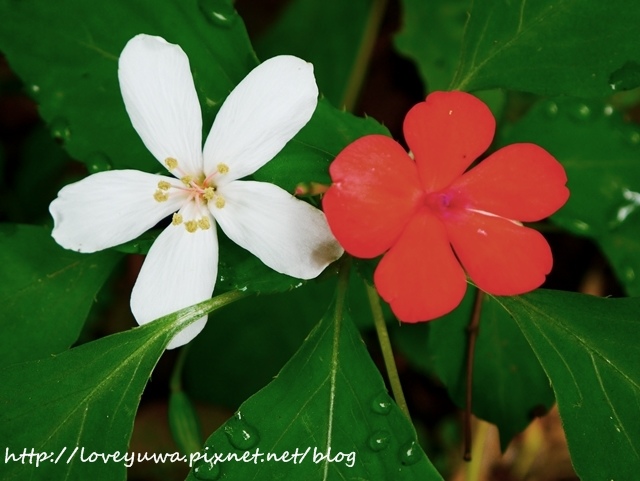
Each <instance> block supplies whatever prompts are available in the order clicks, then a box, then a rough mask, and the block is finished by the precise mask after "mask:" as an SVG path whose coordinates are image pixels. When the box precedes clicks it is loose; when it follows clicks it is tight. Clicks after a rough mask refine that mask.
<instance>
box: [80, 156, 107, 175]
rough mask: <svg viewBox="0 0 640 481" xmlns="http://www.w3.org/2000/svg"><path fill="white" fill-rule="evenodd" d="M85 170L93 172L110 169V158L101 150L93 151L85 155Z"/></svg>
mask: <svg viewBox="0 0 640 481" xmlns="http://www.w3.org/2000/svg"><path fill="white" fill-rule="evenodd" d="M86 164H87V170H89V173H91V174H95V173H96V172H104V171H105V170H111V169H112V168H113V166H112V165H111V160H110V159H109V157H107V156H106V155H105V154H103V153H102V152H94V153H93V154H89V156H88V157H87V161H86Z"/></svg>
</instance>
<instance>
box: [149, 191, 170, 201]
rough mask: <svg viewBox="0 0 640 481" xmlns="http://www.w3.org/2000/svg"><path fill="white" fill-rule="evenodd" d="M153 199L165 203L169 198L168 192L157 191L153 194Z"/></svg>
mask: <svg viewBox="0 0 640 481" xmlns="http://www.w3.org/2000/svg"><path fill="white" fill-rule="evenodd" d="M153 198H154V199H155V200H156V201H158V202H164V201H165V200H167V199H168V198H169V196H168V195H167V193H166V192H163V191H161V190H156V192H155V193H154V194H153Z"/></svg>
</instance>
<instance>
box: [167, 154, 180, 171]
mask: <svg viewBox="0 0 640 481" xmlns="http://www.w3.org/2000/svg"><path fill="white" fill-rule="evenodd" d="M164 163H165V164H166V165H167V167H169V170H173V169H175V168H176V167H178V161H177V160H176V159H174V158H173V157H167V158H166V159H164Z"/></svg>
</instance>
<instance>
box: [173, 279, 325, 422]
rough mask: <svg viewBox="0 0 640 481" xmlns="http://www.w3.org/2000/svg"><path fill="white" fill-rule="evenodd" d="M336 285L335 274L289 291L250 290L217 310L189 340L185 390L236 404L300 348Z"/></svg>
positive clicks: (212, 400)
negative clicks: (248, 294) (260, 292)
mask: <svg viewBox="0 0 640 481" xmlns="http://www.w3.org/2000/svg"><path fill="white" fill-rule="evenodd" d="M300 282H301V281H298V283H300ZM248 285H249V286H251V285H252V284H251V283H249V284H248ZM335 286H336V283H335V278H332V279H328V280H327V281H324V282H320V281H315V280H314V281H310V282H307V283H305V284H304V285H302V286H300V287H298V288H296V289H293V290H290V291H287V292H281V293H275V294H269V295H258V296H251V297H248V298H247V299H243V300H241V301H239V302H236V303H234V304H232V305H230V306H227V307H225V308H224V309H221V310H220V311H218V312H216V314H215V322H208V323H207V326H206V327H205V329H204V330H203V331H202V332H201V333H200V334H199V335H198V337H197V338H196V339H194V340H193V341H192V342H191V344H190V346H189V355H188V357H187V360H186V363H185V368H184V374H183V378H184V385H185V390H186V391H187V392H188V393H189V395H190V396H192V397H193V398H194V399H198V400H203V401H206V402H208V403H210V404H215V405H217V406H224V407H225V408H228V409H230V410H235V409H237V408H238V406H240V404H241V403H242V402H243V401H244V400H246V399H247V398H248V397H249V396H251V395H253V394H255V393H256V392H257V391H258V390H260V389H262V388H263V387H264V386H266V385H267V384H269V382H271V380H272V379H273V378H274V376H276V375H277V374H278V371H280V369H282V366H284V365H285V363H286V362H287V361H288V360H289V359H290V358H291V356H293V355H294V354H295V352H296V350H297V349H298V347H300V344H301V343H302V342H303V341H304V339H305V337H307V336H308V335H309V332H310V331H311V329H312V328H313V327H314V326H315V324H316V323H317V321H318V317H319V316H320V314H321V313H322V312H324V311H326V309H327V306H328V305H329V303H330V302H331V300H332V299H333V293H334V292H335ZM221 339H228V340H229V342H220V340H221ZM211 346H216V348H215V349H212V348H211ZM240 346H242V348H240ZM202 366H208V367H207V369H202ZM238 379H242V382H241V383H239V382H238Z"/></svg>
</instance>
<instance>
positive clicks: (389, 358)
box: [365, 282, 411, 421]
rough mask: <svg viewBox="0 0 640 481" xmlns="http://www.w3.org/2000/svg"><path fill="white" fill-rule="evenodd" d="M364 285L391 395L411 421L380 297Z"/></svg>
mask: <svg viewBox="0 0 640 481" xmlns="http://www.w3.org/2000/svg"><path fill="white" fill-rule="evenodd" d="M365 286H366V288H367V296H368V297H369V305H370V306H371V313H372V314H373V322H374V324H375V326H376V333H377V334H378V341H379V342H380V349H381V350H382V357H383V359H384V365H385V367H386V369H387V377H388V378H389V384H390V385H391V391H392V392H393V397H394V399H395V400H396V404H397V405H398V407H399V408H400V410H401V411H402V412H403V413H404V414H405V415H406V416H407V418H408V419H409V421H411V414H409V407H408V406H407V401H406V400H405V398H404V393H403V392H402V384H401V383H400V376H399V375H398V368H397V367H396V362H395V359H394V357H393V349H392V348H391V341H390V340H389V331H387V325H386V324H385V322H384V315H383V314H382V307H381V306H380V298H379V297H378V293H377V292H376V289H375V288H374V287H373V286H370V285H369V284H367V283H366V282H365Z"/></svg>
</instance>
